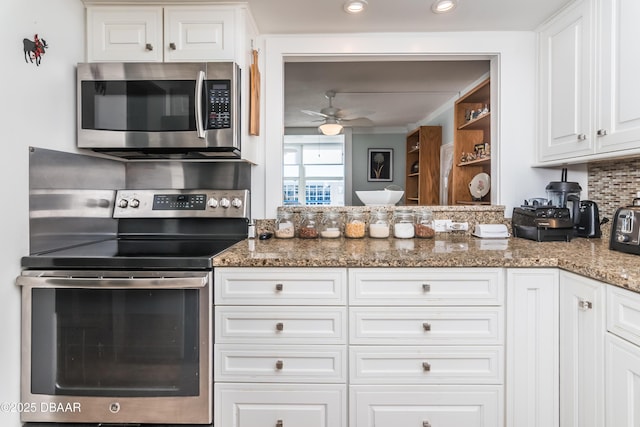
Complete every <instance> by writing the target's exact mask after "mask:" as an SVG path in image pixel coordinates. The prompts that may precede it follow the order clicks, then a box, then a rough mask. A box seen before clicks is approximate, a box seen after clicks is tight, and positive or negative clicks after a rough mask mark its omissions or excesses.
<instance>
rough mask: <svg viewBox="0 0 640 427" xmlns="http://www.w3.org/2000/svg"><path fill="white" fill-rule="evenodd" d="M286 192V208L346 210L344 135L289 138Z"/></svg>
mask: <svg viewBox="0 0 640 427" xmlns="http://www.w3.org/2000/svg"><path fill="white" fill-rule="evenodd" d="M282 189H283V204H284V205H331V206H344V204H345V165H344V135H336V136H326V135H285V137H284V171H283V183H282ZM301 189H304V193H302V194H301Z"/></svg>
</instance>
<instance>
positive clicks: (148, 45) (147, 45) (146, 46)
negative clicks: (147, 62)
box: [144, 43, 153, 52]
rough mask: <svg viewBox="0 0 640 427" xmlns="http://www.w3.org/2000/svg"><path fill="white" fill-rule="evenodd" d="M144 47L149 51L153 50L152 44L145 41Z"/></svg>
mask: <svg viewBox="0 0 640 427" xmlns="http://www.w3.org/2000/svg"><path fill="white" fill-rule="evenodd" d="M144 49H145V50H147V51H149V52H151V51H152V50H153V45H152V44H151V43H147V44H145V45H144Z"/></svg>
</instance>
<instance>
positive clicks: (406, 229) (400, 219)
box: [393, 210, 415, 239]
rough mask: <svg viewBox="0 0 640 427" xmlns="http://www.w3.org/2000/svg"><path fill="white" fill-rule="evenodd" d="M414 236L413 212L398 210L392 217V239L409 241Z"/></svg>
mask: <svg viewBox="0 0 640 427" xmlns="http://www.w3.org/2000/svg"><path fill="white" fill-rule="evenodd" d="M414 235H415V229H414V226H413V212H411V211H409V210H398V211H396V212H395V213H394V215H393V237H396V238H398V239H411V238H412V237H413V236H414Z"/></svg>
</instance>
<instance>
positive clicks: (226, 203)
mask: <svg viewBox="0 0 640 427" xmlns="http://www.w3.org/2000/svg"><path fill="white" fill-rule="evenodd" d="M229 205H231V202H230V201H229V199H227V198H226V197H223V198H222V199H220V207H221V208H225V209H227V208H228V207H229Z"/></svg>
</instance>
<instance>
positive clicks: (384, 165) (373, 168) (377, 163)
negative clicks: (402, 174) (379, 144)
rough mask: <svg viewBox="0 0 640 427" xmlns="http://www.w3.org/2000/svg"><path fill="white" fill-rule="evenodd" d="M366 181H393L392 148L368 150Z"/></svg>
mask: <svg viewBox="0 0 640 427" xmlns="http://www.w3.org/2000/svg"><path fill="white" fill-rule="evenodd" d="M368 158H369V163H368V164H367V181H393V148H369V151H368Z"/></svg>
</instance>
